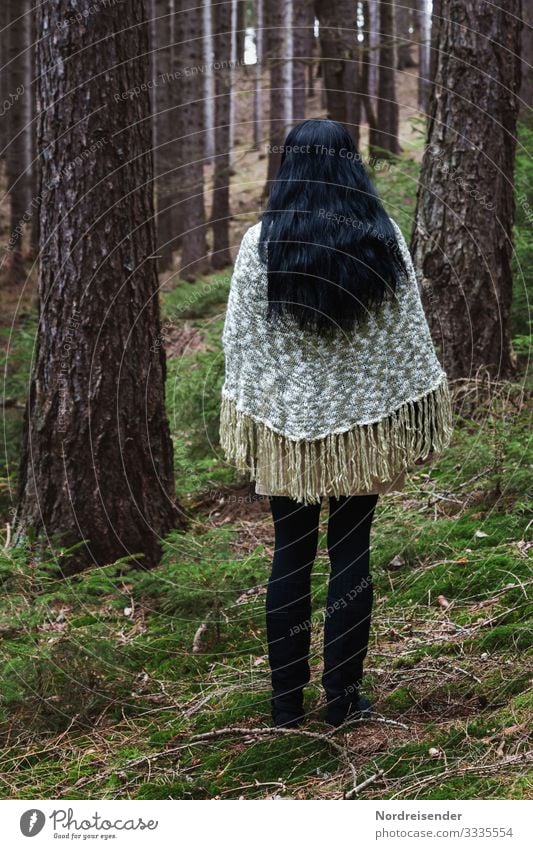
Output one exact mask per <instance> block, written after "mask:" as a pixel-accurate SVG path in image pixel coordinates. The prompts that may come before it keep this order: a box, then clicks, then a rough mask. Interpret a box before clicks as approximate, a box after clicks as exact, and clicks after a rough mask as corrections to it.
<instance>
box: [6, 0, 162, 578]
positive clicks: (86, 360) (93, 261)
mask: <svg viewBox="0 0 533 849" xmlns="http://www.w3.org/2000/svg"><path fill="white" fill-rule="evenodd" d="M37 14H38V32H39V41H38V46H37V51H38V66H39V67H40V69H41V74H40V76H39V81H38V105H39V123H38V149H39V152H40V157H41V165H42V170H41V186H40V191H41V196H42V197H43V198H46V200H45V202H43V203H42V205H41V228H40V232H41V239H40V250H41V268H40V275H39V329H38V344H37V351H36V354H35V361H34V368H33V373H32V379H31V386H30V394H29V399H28V403H27V409H26V416H25V432H24V443H23V452H22V461H21V474H20V494H19V503H18V510H17V517H16V539H17V540H21V539H25V538H29V539H31V538H32V537H33V536H36V537H37V540H38V542H39V543H40V541H41V540H42V543H43V545H44V543H45V541H46V542H47V543H52V545H54V546H57V547H59V546H61V547H63V546H71V545H74V544H76V543H80V542H81V541H83V543H82V544H81V545H80V546H79V547H78V548H77V549H76V551H75V552H74V553H73V554H72V555H71V556H70V557H68V558H67V557H64V556H62V555H61V553H60V551H59V548H56V550H55V553H56V555H57V556H58V564H59V566H60V568H62V569H63V571H64V572H65V573H67V572H72V571H79V570H81V569H83V568H85V567H88V566H92V565H99V566H101V565H104V564H107V563H111V562H113V561H115V560H116V559H117V558H120V557H124V556H126V555H134V559H135V560H136V559H137V557H138V558H139V562H140V564H141V565H143V566H152V565H154V564H156V563H157V562H158V560H159V558H160V538H161V537H162V536H163V535H164V534H166V533H167V532H168V531H169V529H170V528H171V527H172V525H173V524H174V523H175V521H176V519H177V508H176V505H175V504H174V503H173V498H174V482H173V472H172V443H171V440H170V435H169V427H168V422H167V418H166V414H165V406H164V381H165V355H164V351H163V348H162V346H161V337H160V318H159V305H158V282H157V267H156V261H155V259H154V252H155V231H154V223H153V222H154V205H153V193H152V192H153V185H152V183H153V164H152V153H151V147H152V138H151V126H150V124H151V122H150V104H149V93H148V91H147V90H146V89H145V90H142V84H143V83H145V82H146V81H147V80H148V79H149V73H150V68H149V59H148V53H149V38H148V23H147V15H146V9H145V6H144V2H143V0H130V2H129V5H128V23H129V26H128V27H124V10H123V9H122V7H121V6H119V5H109V6H102V7H101V8H100V9H99V12H98V15H94V16H93V17H92V18H91V26H90V27H88V26H87V24H86V22H81V23H78V22H76V20H75V19H73V16H72V6H71V4H70V3H69V2H68V0H49V2H47V3H43V4H41V5H40V6H39V7H38V11H37ZM65 23H68V26H65ZM50 33H54V37H53V38H51V37H50ZM137 89H138V92H139V93H138V94H133V92H135V91H137ZM80 92H83V96H80Z"/></svg>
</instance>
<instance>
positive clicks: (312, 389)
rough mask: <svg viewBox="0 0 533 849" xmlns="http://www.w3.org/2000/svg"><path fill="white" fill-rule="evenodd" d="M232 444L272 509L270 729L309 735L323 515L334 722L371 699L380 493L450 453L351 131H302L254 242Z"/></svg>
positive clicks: (229, 416)
mask: <svg viewBox="0 0 533 849" xmlns="http://www.w3.org/2000/svg"><path fill="white" fill-rule="evenodd" d="M223 345H224V353H225V364H226V373H225V381H224V385H223V388H222V408H221V421H220V437H221V445H222V448H223V450H224V452H225V454H226V457H227V459H228V460H229V461H231V462H233V463H234V464H235V465H236V467H237V468H238V469H239V470H242V471H247V472H249V474H250V477H251V479H252V480H255V482H256V492H257V493H259V494H262V495H268V496H269V500H270V506H271V510H272V516H273V520H274V532H275V551H274V558H273V563H272V571H271V575H270V578H269V582H268V589H267V597H266V621H267V638H268V651H269V663H270V668H271V672H272V697H271V706H272V717H273V721H274V724H275V725H282V726H293V725H297V724H298V723H299V722H300V721H301V719H302V717H303V715H304V714H303V688H304V686H305V684H307V683H308V681H309V677H310V669H309V646H310V630H311V622H310V617H311V592H310V579H311V569H312V566H313V562H314V559H315V556H316V551H317V544H318V524H319V515H320V508H321V504H322V501H323V499H325V498H327V499H328V500H329V518H328V529H327V546H328V554H329V558H330V562H331V574H330V580H329V588H328V599H327V607H326V611H325V615H324V672H323V675H322V684H323V687H324V690H325V693H326V702H327V712H326V720H327V722H329V723H330V724H332V725H335V726H337V725H340V724H342V722H344V721H345V719H347V718H348V717H352V716H353V715H361V714H362V712H365V711H368V710H369V709H370V708H371V705H370V702H369V701H368V700H367V699H364V698H363V697H362V696H360V694H359V688H360V685H361V680H362V674H363V661H364V658H365V655H366V652H367V647H368V637H369V630H370V617H371V610H372V579H371V575H370V571H369V544H370V529H371V525H372V519H373V515H374V509H375V507H376V503H377V500H378V498H379V494H380V493H385V492H389V491H391V490H398V489H401V488H402V486H403V484H404V478H405V473H406V471H407V469H408V467H409V466H410V465H411V464H413V463H415V462H417V461H418V462H420V461H423V460H424V459H427V458H428V457H429V456H430V454H431V453H432V452H441V451H442V450H443V449H444V448H445V447H446V446H447V445H448V444H449V442H450V439H451V434H452V424H451V419H452V410H451V399H450V394H449V389H448V383H447V377H446V374H445V372H444V371H443V370H442V368H441V366H440V363H439V361H438V359H437V356H436V353H435V349H434V346H433V343H432V340H431V336H430V332H429V327H428V324H427V321H426V318H425V314H424V311H423V308H422V303H421V300H420V295H419V292H418V287H417V282H416V277H415V273H414V269H413V265H412V261H411V257H410V255H409V251H408V249H407V245H406V243H405V240H404V238H403V236H402V234H401V232H400V229H399V228H398V226H397V225H396V223H395V222H394V221H393V220H392V219H391V218H389V217H388V215H387V214H386V212H385V210H384V208H383V205H382V203H381V201H380V200H379V197H378V195H377V193H376V190H375V189H374V187H373V185H372V183H371V181H370V179H369V177H368V175H367V173H366V171H365V168H364V166H363V164H362V162H361V159H360V157H359V155H358V153H357V151H356V149H355V147H354V145H353V142H352V139H351V137H350V135H349V133H348V132H347V131H346V129H345V128H344V127H343V126H342V125H341V124H338V123H337V122H335V121H330V120H308V121H304V122H303V123H301V124H299V125H298V126H297V127H295V128H294V129H293V130H291V132H290V133H289V135H288V137H287V140H286V142H285V145H284V147H283V151H282V160H281V166H280V169H279V173H278V175H277V177H276V180H275V182H274V184H273V187H272V191H271V194H270V199H269V204H268V207H267V210H266V212H265V213H264V215H263V218H262V221H261V222H259V223H258V224H256V225H254V226H253V227H250V229H249V230H247V232H246V233H245V235H244V238H243V240H242V243H241V246H240V250H239V253H238V256H237V260H236V263H235V268H234V273H233V277H232V281H231V288H230V295H229V299H228V310H227V315H226V321H225V325H224V332H223Z"/></svg>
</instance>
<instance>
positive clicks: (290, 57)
mask: <svg viewBox="0 0 533 849" xmlns="http://www.w3.org/2000/svg"><path fill="white" fill-rule="evenodd" d="M282 35H283V57H284V62H283V65H282V70H283V93H282V96H283V113H284V124H285V127H284V130H285V135H286V134H287V133H288V132H289V130H290V128H291V126H292V70H293V61H294V47H293V0H283V34H282Z"/></svg>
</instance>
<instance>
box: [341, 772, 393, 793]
mask: <svg viewBox="0 0 533 849" xmlns="http://www.w3.org/2000/svg"><path fill="white" fill-rule="evenodd" d="M383 775H385V772H384V771H383V770H382V769H378V771H377V772H375V773H374V775H371V776H370V778H365V780H364V781H361V784H358V785H357V786H356V787H354V788H353V789H352V790H348V791H347V792H346V793H345V794H344V796H343V797H342V798H343V799H353V797H354V796H357V794H358V793H359V792H360V791H361V790H364V789H365V787H368V786H369V784H373V783H374V781H377V780H378V778H381V777H382V776H383Z"/></svg>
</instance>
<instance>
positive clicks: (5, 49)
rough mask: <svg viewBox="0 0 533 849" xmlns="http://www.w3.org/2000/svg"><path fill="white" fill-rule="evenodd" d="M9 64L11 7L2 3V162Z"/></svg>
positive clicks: (0, 149)
mask: <svg viewBox="0 0 533 849" xmlns="http://www.w3.org/2000/svg"><path fill="white" fill-rule="evenodd" d="M8 62H9V7H8V4H7V3H5V2H4V3H0V68H2V73H1V74H0V117H1V118H2V120H0V162H1V160H3V159H4V157H5V148H6V145H7V142H8V133H7V117H6V105H7V103H8V96H9V80H8V76H9V75H8V71H7V63H8Z"/></svg>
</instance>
